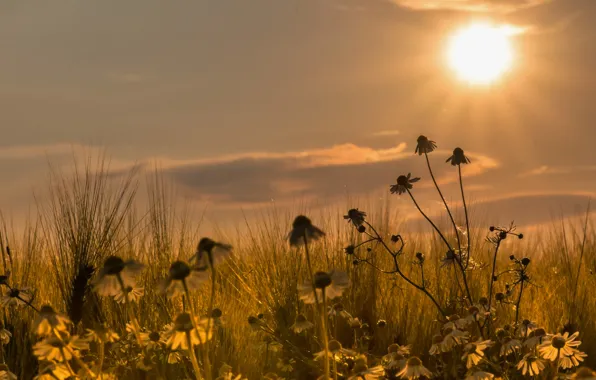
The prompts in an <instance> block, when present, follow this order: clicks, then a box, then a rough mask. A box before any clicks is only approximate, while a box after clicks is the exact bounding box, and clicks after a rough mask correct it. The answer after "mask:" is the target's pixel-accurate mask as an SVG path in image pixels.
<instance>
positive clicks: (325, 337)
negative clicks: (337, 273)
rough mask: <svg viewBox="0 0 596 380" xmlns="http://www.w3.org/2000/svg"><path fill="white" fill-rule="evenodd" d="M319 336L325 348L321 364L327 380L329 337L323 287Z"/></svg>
mask: <svg viewBox="0 0 596 380" xmlns="http://www.w3.org/2000/svg"><path fill="white" fill-rule="evenodd" d="M321 298H323V301H322V303H321V309H322V310H321V337H322V338H323V347H324V348H325V362H324V365H323V368H324V376H325V379H326V380H329V338H328V334H327V318H326V317H325V310H327V297H326V295H325V288H323V289H321Z"/></svg>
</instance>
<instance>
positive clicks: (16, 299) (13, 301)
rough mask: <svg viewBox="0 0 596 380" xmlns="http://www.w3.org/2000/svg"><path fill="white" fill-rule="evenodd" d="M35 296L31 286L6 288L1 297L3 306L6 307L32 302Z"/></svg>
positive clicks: (0, 300)
mask: <svg viewBox="0 0 596 380" xmlns="http://www.w3.org/2000/svg"><path fill="white" fill-rule="evenodd" d="M32 298H33V294H31V291H30V290H29V288H23V289H20V290H19V289H17V288H13V289H10V288H8V289H5V290H4V293H3V295H2V298H1V299H0V302H1V303H2V306H4V307H10V306H25V305H27V304H28V303H30V302H31V299H32Z"/></svg>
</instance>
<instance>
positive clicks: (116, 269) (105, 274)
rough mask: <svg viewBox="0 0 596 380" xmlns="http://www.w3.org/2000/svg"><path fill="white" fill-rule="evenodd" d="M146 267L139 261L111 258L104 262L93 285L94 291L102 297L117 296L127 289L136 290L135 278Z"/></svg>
mask: <svg viewBox="0 0 596 380" xmlns="http://www.w3.org/2000/svg"><path fill="white" fill-rule="evenodd" d="M144 267H145V266H144V265H143V264H141V263H139V262H138V261H135V260H128V261H124V260H122V259H121V258H120V257H118V256H110V257H108V258H107V259H106V261H105V262H104V265H103V267H102V268H101V270H100V271H99V274H98V276H97V278H96V279H95V281H94V283H93V287H94V290H95V291H96V292H97V293H98V294H99V295H101V296H106V297H109V296H116V295H118V293H120V291H121V290H122V289H123V288H124V289H126V288H127V287H129V286H130V287H132V288H134V287H135V285H136V280H135V277H136V276H137V275H138V274H139V273H141V271H142V270H143V268H144Z"/></svg>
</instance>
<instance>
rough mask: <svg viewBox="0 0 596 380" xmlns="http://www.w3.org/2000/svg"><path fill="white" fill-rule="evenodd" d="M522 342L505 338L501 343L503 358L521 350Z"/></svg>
mask: <svg viewBox="0 0 596 380" xmlns="http://www.w3.org/2000/svg"><path fill="white" fill-rule="evenodd" d="M521 346H522V345H521V342H520V341H519V340H517V339H515V338H511V337H509V336H508V337H505V338H504V339H503V341H502V342H501V352H500V354H501V356H507V355H509V354H512V353H514V352H518V351H519V350H520V349H521Z"/></svg>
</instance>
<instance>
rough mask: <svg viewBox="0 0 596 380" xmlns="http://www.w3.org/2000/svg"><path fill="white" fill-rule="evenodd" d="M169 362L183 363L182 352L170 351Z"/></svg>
mask: <svg viewBox="0 0 596 380" xmlns="http://www.w3.org/2000/svg"><path fill="white" fill-rule="evenodd" d="M167 360H168V364H177V363H182V361H183V358H182V355H181V354H180V351H170V352H169V353H168V358H167Z"/></svg>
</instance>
